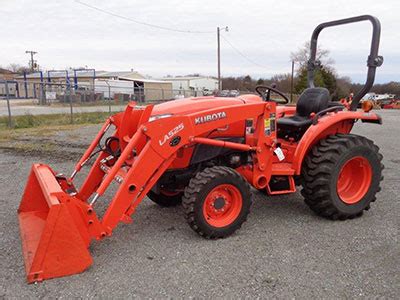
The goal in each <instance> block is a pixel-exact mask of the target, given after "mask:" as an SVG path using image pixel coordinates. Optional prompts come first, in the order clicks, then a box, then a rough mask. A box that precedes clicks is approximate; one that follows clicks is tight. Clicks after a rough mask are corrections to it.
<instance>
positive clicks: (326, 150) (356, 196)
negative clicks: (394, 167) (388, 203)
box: [302, 134, 384, 220]
mask: <svg viewBox="0 0 400 300" xmlns="http://www.w3.org/2000/svg"><path fill="white" fill-rule="evenodd" d="M383 168H384V166H383V164H382V155H381V154H380V153H379V148H378V147H377V146H376V145H375V144H374V143H373V142H372V141H371V140H369V139H367V138H365V137H362V136H357V135H353V134H337V135H332V136H329V137H327V138H326V139H323V140H321V141H320V142H319V143H318V144H317V145H316V146H314V148H313V149H312V150H311V151H310V153H309V155H308V156H307V157H306V159H305V161H304V162H303V169H302V179H303V180H302V181H303V182H302V185H303V190H302V195H303V196H304V198H305V202H306V204H307V205H308V206H309V207H310V208H311V209H312V210H313V211H314V212H316V213H317V214H318V215H321V216H323V217H326V218H329V219H334V220H336V219H340V220H345V219H351V218H354V217H358V216H360V215H361V214H362V213H363V211H364V210H368V209H369V208H370V203H371V202H373V201H375V200H376V197H375V195H376V193H377V192H379V191H380V186H379V185H380V181H381V180H382V179H383V176H382V170H383Z"/></svg>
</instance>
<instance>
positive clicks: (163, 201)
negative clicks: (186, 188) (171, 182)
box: [147, 190, 182, 207]
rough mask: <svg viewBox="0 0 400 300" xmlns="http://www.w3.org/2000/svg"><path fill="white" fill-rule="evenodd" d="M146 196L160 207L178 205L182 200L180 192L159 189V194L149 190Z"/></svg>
mask: <svg viewBox="0 0 400 300" xmlns="http://www.w3.org/2000/svg"><path fill="white" fill-rule="evenodd" d="M147 197H149V198H150V200H151V201H153V202H154V203H157V204H158V205H160V206H162V207H172V206H178V205H180V204H181V202H182V192H175V191H167V190H161V191H160V193H159V194H156V193H155V192H153V191H149V192H148V193H147Z"/></svg>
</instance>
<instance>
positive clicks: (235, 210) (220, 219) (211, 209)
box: [203, 184, 242, 227]
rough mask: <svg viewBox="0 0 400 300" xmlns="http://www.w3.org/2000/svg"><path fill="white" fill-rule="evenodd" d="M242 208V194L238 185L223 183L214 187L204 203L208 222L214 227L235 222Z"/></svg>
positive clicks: (204, 211)
mask: <svg viewBox="0 0 400 300" xmlns="http://www.w3.org/2000/svg"><path fill="white" fill-rule="evenodd" d="M241 209H242V195H241V193H240V191H239V189H238V188H237V187H235V186H234V185H231V184H221V185H219V186H216V187H215V188H214V189H212V190H211V191H210V192H209V193H208V195H207V196H206V199H205V201H204V205H203V215H204V217H205V220H206V221H207V223H209V224H210V225H212V226H214V227H225V226H228V225H230V224H231V223H233V222H234V221H235V220H236V218H237V217H238V216H239V214H240V211H241Z"/></svg>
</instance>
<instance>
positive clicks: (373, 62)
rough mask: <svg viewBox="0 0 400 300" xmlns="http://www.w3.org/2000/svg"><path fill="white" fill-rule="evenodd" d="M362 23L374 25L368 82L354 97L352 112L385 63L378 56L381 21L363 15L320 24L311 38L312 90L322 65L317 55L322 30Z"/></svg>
mask: <svg viewBox="0 0 400 300" xmlns="http://www.w3.org/2000/svg"><path fill="white" fill-rule="evenodd" d="M361 21H370V22H371V24H372V40H371V50H370V53H369V56H368V59H367V67H368V73H367V80H366V82H365V85H364V86H363V87H362V88H361V90H359V91H358V93H357V94H356V95H355V96H354V98H353V101H352V103H351V105H350V110H356V109H357V105H358V103H359V102H360V100H361V99H362V97H364V96H365V94H366V93H368V92H369V90H370V89H371V87H372V85H373V84H374V80H375V72H376V68H377V67H380V66H381V65H382V63H383V57H382V56H380V55H378V50H379V40H380V36H381V23H380V22H379V20H378V19H377V18H376V17H373V16H370V15H362V16H358V17H352V18H346V19H341V20H336V21H331V22H325V23H321V24H319V25H318V26H317V27H316V28H315V29H314V32H313V33H312V36H311V43H310V59H309V60H308V66H307V70H308V72H307V83H308V87H311V88H312V87H314V73H315V69H316V68H317V67H319V65H320V62H319V61H317V60H316V55H317V42H318V36H319V34H320V32H321V31H322V29H324V28H326V27H333V26H338V25H344V24H349V23H356V22H361Z"/></svg>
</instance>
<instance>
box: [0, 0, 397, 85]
mask: <svg viewBox="0 0 400 300" xmlns="http://www.w3.org/2000/svg"><path fill="white" fill-rule="evenodd" d="M79 1H80V2H83V3H86V4H88V5H90V6H94V7H97V8H98V9H100V10H104V11H107V12H108V13H109V14H106V13H104V12H102V11H99V10H95V9H93V8H90V7H88V6H85V5H83V4H81V3H79ZM79 1H78V0H75V1H74V0H71V1H64V0H53V1H49V0H35V1H22V0H13V1H11V0H0V17H1V19H2V34H1V41H2V43H1V47H0V57H1V59H0V65H1V66H3V67H5V66H7V65H9V64H10V63H17V64H21V65H27V64H28V60H29V55H28V54H26V53H25V51H26V50H34V51H37V52H38V54H37V55H36V56H35V58H36V59H37V61H38V64H39V65H40V66H41V68H43V69H45V70H46V69H65V68H67V67H85V66H87V67H88V68H95V69H97V70H107V71H129V70H131V69H134V70H135V71H138V72H139V73H141V74H144V75H148V76H152V77H154V78H157V77H162V76H166V75H175V76H176V75H185V74H192V73H200V74H203V75H210V76H216V74H217V55H216V52H217V51H216V48H217V41H216V27H217V26H220V27H225V26H228V27H229V31H228V32H222V33H221V34H222V35H223V38H222V39H221V73H222V76H242V75H247V74H249V75H250V76H252V77H254V78H259V77H263V78H268V77H270V76H271V75H274V74H277V73H288V72H290V70H291V62H290V53H291V52H293V51H296V50H297V49H299V48H300V47H301V46H302V45H304V43H305V42H306V41H308V40H309V39H310V36H311V33H312V31H313V29H314V27H315V26H316V25H318V24H319V23H322V22H326V21H331V20H334V19H341V18H346V17H351V16H356V15H361V14H372V15H374V16H376V17H378V18H379V19H380V21H381V23H382V34H381V48H380V55H383V56H384V59H385V62H384V64H383V66H382V67H380V68H379V69H378V71H377V76H376V82H380V83H383V82H388V81H393V80H395V81H400V18H399V12H400V1H398V0H380V1H377V0H373V1H371V0H362V1H361V0H353V1H350V0H346V1H343V0H335V1H324V0H320V1H315V0H313V1H309V0H297V1H289V0H278V1H274V0H261V1H259V0H254V1H243V0H229V1H227V0H219V1H215V0H213V1H212V0H201V1H191V0H186V1H185V0H169V1H160V0H153V1H134V0H114V1H109V0H96V1H95V0H79ZM110 14H114V15H110ZM116 15H118V16H121V17H122V18H121V17H117V16H116ZM132 20H135V21H138V22H139V23H135V22H134V21H132ZM140 23H147V24H151V25H154V27H152V26H147V25H143V24H140ZM159 27H166V28H172V29H175V30H178V31H171V30H164V29H161V28H159ZM179 31H184V32H179ZM188 31H189V32H188ZM370 36H371V26H370V24H369V23H367V22H361V23H359V24H353V25H345V26H341V27H336V28H332V29H326V30H324V31H323V32H322V33H321V35H320V39H319V44H320V45H321V46H322V47H323V48H324V49H328V50H330V52H331V53H330V54H331V57H332V58H333V59H334V61H335V65H334V67H335V69H336V70H337V73H338V74H339V75H340V76H349V77H350V78H351V79H352V80H353V81H354V82H363V81H365V77H366V59H367V56H368V52H369V45H370Z"/></svg>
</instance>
